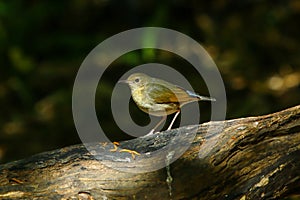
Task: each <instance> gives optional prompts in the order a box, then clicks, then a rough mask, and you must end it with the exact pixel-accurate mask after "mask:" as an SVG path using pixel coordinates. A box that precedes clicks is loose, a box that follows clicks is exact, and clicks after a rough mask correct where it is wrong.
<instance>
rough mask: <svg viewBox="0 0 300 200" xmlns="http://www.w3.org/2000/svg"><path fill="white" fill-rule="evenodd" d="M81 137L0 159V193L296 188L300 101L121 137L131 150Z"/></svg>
mask: <svg viewBox="0 0 300 200" xmlns="http://www.w3.org/2000/svg"><path fill="white" fill-rule="evenodd" d="M174 138H175V139H174ZM86 145H88V147H89V150H90V151H88V150H87V149H86V146H84V145H75V146H70V147H66V148H63V149H59V150H54V151H50V152H44V153H41V154H38V155H34V156H32V157H30V158H27V159H23V160H19V161H15V162H11V163H7V164H3V165H0V199H210V200H211V199H278V198H284V197H287V196H290V195H300V106H296V107H292V108H289V109H286V110H283V111H281V112H277V113H273V114H269V115H265V116H258V117H248V118H241V119H233V120H226V121H214V122H208V123H205V124H201V125H193V126H186V127H181V128H178V129H173V130H170V131H164V132H161V133H159V134H155V135H152V136H147V137H143V138H137V139H134V140H130V141H124V142H121V143H120V146H119V149H122V148H123V149H131V150H135V151H137V152H139V153H140V154H141V155H136V156H135V158H133V157H132V155H131V154H129V153H127V152H119V149H118V150H117V151H116V152H112V151H111V149H113V145H112V144H106V143H93V144H86ZM92 154H93V155H92ZM175 158H176V159H175ZM173 160H174V162H173ZM156 167H157V168H160V169H157V170H154V169H155V168H156Z"/></svg>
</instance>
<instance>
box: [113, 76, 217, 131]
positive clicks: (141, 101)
mask: <svg viewBox="0 0 300 200" xmlns="http://www.w3.org/2000/svg"><path fill="white" fill-rule="evenodd" d="M118 83H126V84H128V85H129V88H130V90H131V96H132V99H133V101H134V102H135V103H136V105H137V107H138V108H139V109H140V110H142V111H144V112H145V113H148V114H150V115H153V116H158V117H162V118H161V120H160V121H159V122H158V123H157V125H156V126H155V127H154V128H153V129H151V131H150V132H149V133H148V134H147V135H151V134H153V133H154V131H155V130H156V129H157V128H158V127H159V125H161V123H163V122H164V121H165V120H166V119H167V116H168V115H171V114H174V113H175V115H174V117H173V119H172V121H171V123H170V125H169V127H168V129H167V130H170V129H171V128H172V126H173V124H174V122H175V120H176V118H177V116H178V115H179V113H180V109H181V107H182V106H184V105H186V104H188V103H191V102H196V101H216V99H215V98H212V97H206V96H200V95H199V94H197V93H195V92H192V91H189V90H186V89H184V88H182V87H180V86H177V85H174V84H172V83H169V82H167V81H165V80H162V79H159V78H155V77H151V76H148V75H146V74H144V73H133V74H131V75H130V76H129V77H128V78H127V79H126V80H120V81H118Z"/></svg>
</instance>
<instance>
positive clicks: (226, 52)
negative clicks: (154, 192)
mask: <svg viewBox="0 0 300 200" xmlns="http://www.w3.org/2000/svg"><path fill="white" fill-rule="evenodd" d="M299 17H300V1H298V0H287V1H263V0H257V1H249V0H241V1H225V0H215V1H196V0H193V1H182V0H174V1H154V0H146V1H117V0H89V1H86V0H73V1H55V0H54V1H36V0H27V1H19V0H10V1H0V65H1V67H0V108H1V115H0V162H2V163H3V162H7V161H11V160H15V159H20V158H23V157H25V156H28V155H31V154H34V153H38V152H42V151H45V150H51V149H55V148H60V147H64V146H67V145H71V144H76V143H80V140H79V137H78V135H77V133H76V130H75V127H74V124H73V119H72V109H71V96H72V85H73V81H74V79H75V76H76V72H77V70H78V68H79V67H80V64H81V62H82V61H83V59H84V58H85V56H86V55H87V54H88V53H89V52H90V51H91V50H92V49H93V48H94V47H95V46H96V45H98V44H99V43H100V42H102V41H103V40H104V39H106V38H108V37H110V36H112V35H114V34H117V33H119V32H121V31H124V30H128V29H131V28H137V27H143V26H160V27H165V28H170V29H175V30H177V31H180V32H182V33H185V34H187V35H189V36H190V37H192V38H193V39H195V40H197V41H198V42H199V43H201V44H202V45H203V46H204V48H205V49H206V50H207V51H208V52H209V53H210V55H211V56H212V57H213V59H214V61H215V63H216V64H217V66H218V67H219V70H220V72H221V74H222V76H223V79H224V82H225V85H226V91H227V98H228V99H227V100H228V111H227V118H237V117H246V116H253V115H262V114H267V113H270V112H274V111H278V110H281V109H284V108H287V107H291V106H294V105H297V104H299V103H300V67H299V66H300V51H299V46H300V45H299V42H300V37H299V35H300V29H299V22H298V19H299ZM151 40H153V38H151V36H148V37H147V38H145V42H151ZM147 62H159V63H164V64H168V65H169V66H172V67H173V66H174V68H176V69H178V70H179V71H180V70H181V71H182V70H184V71H185V70H186V68H187V63H186V62H184V61H183V60H182V59H180V58H178V57H175V56H172V55H168V54H167V53H166V52H155V51H153V50H148V51H135V52H132V53H130V54H128V55H126V56H123V57H121V58H120V59H118V60H116V61H115V62H114V63H113V65H112V66H111V67H110V68H109V69H108V70H107V72H105V76H104V78H103V80H102V82H101V84H102V85H101V92H100V93H101V94H100V93H99V94H98V95H97V99H96V100H97V106H96V107H97V111H99V113H101V116H100V117H99V118H103V119H104V121H103V125H104V126H105V128H106V129H109V130H116V131H117V130H118V129H116V128H115V126H116V125H115V124H114V122H113V119H112V116H111V113H110V111H109V109H107V107H108V106H103V105H109V103H110V99H109V98H110V94H111V90H112V88H113V86H114V84H115V82H116V81H117V80H118V78H119V77H120V76H121V75H122V74H123V73H125V72H126V71H127V70H128V69H130V68H132V67H133V66H136V65H139V64H142V63H147ZM185 73H186V74H185V75H186V76H189V78H190V79H191V80H190V81H191V83H192V85H193V86H194V88H197V89H195V90H196V91H206V88H205V86H202V85H200V84H199V83H198V82H199V81H198V80H199V77H198V76H194V75H193V73H192V71H191V70H188V71H185ZM198 88H199V90H198ZM203 94H205V92H204V93H203ZM132 109H136V108H135V107H134V106H133V107H132ZM134 112H136V113H137V115H138V116H141V117H139V118H141V119H143V118H145V120H146V121H141V122H139V123H142V124H143V123H144V124H145V123H147V120H148V118H147V115H145V114H143V113H141V111H138V110H137V109H136V110H134ZM207 119H208V118H207V116H204V119H203V121H206V120H207ZM112 132H114V131H112ZM116 133H117V132H116ZM113 139H115V140H118V139H126V137H125V136H122V134H120V135H115V136H114V137H113Z"/></svg>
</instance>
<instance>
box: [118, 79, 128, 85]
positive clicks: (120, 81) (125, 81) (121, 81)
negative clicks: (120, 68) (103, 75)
mask: <svg viewBox="0 0 300 200" xmlns="http://www.w3.org/2000/svg"><path fill="white" fill-rule="evenodd" d="M118 83H127V84H128V83H129V81H128V80H119V81H118Z"/></svg>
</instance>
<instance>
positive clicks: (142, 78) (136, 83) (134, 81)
mask: <svg viewBox="0 0 300 200" xmlns="http://www.w3.org/2000/svg"><path fill="white" fill-rule="evenodd" d="M150 78H151V77H150V76H147V75H146V74H143V73H134V74H131V75H130V76H129V77H128V78H127V79H126V80H120V81H119V82H118V83H127V84H128V85H129V87H130V88H131V90H135V89H137V88H140V87H143V86H144V85H145V84H146V83H147V82H148V81H149V79H150Z"/></svg>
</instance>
